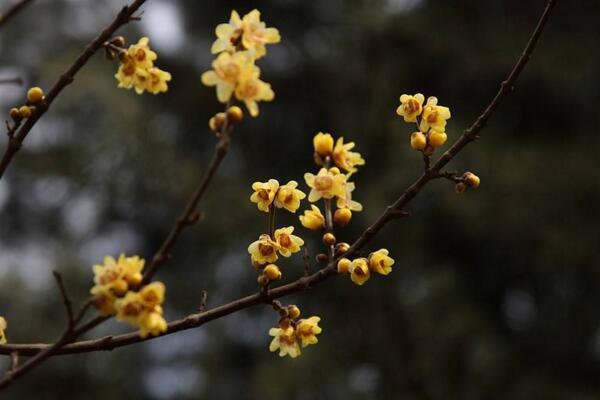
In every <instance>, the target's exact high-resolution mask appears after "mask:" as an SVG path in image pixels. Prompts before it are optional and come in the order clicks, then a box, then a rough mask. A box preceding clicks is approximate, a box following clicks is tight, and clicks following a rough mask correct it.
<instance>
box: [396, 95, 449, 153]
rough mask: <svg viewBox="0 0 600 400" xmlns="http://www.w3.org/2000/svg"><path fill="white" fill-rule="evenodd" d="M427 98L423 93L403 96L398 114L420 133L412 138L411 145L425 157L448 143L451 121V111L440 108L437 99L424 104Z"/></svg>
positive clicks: (446, 108)
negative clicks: (447, 125) (413, 125)
mask: <svg viewBox="0 0 600 400" xmlns="http://www.w3.org/2000/svg"><path fill="white" fill-rule="evenodd" d="M424 101H425V97H424V96H423V95H422V94H421V93H417V94H415V95H414V96H410V95H407V94H403V95H402V96H400V106H399V107H398V109H397V110H396V113H397V114H398V115H399V116H401V117H403V118H404V121H405V122H411V123H412V122H414V123H415V124H416V125H417V128H418V131H416V132H413V133H412V135H411V137H410V145H411V147H412V148H413V149H414V150H417V151H421V152H423V154H425V155H431V154H433V151H434V150H435V149H436V148H437V147H440V146H442V145H443V144H444V143H446V140H447V139H448V136H447V134H446V124H447V120H448V119H450V109H449V108H448V107H444V106H439V105H438V99H437V98H436V97H433V96H432V97H429V98H428V99H427V102H426V103H425V104H423V102H424Z"/></svg>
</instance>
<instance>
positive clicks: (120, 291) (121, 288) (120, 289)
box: [113, 279, 129, 297]
mask: <svg viewBox="0 0 600 400" xmlns="http://www.w3.org/2000/svg"><path fill="white" fill-rule="evenodd" d="M128 289H129V285H128V284H127V282H125V281H124V280H122V279H119V280H116V281H115V282H114V284H113V292H114V294H115V295H116V296H119V297H120V296H123V295H125V293H127V290H128Z"/></svg>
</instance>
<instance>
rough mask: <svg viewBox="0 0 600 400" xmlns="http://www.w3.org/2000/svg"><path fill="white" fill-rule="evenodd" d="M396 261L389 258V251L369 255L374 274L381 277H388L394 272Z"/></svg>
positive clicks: (379, 251) (370, 266)
mask: <svg viewBox="0 0 600 400" xmlns="http://www.w3.org/2000/svg"><path fill="white" fill-rule="evenodd" d="M394 262H395V261H394V259H393V258H391V257H389V252H388V251H387V249H379V250H377V251H376V252H373V253H371V254H370V255H369V268H370V269H371V271H373V272H377V273H378V274H381V275H387V274H389V273H390V272H392V265H394Z"/></svg>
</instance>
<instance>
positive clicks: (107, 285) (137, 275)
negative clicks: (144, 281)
mask: <svg viewBox="0 0 600 400" xmlns="http://www.w3.org/2000/svg"><path fill="white" fill-rule="evenodd" d="M92 268H93V270H94V283H95V284H96V285H95V286H94V287H103V288H104V289H107V290H111V291H112V292H113V294H115V295H116V296H122V295H124V294H125V292H127V290H128V289H129V287H130V286H131V285H136V284H138V283H139V282H140V281H141V272H142V270H143V269H144V260H143V259H142V258H140V257H138V256H133V257H126V256H125V254H121V255H120V256H119V258H118V259H117V260H115V259H114V258H113V257H110V256H107V257H104V264H103V265H94V266H93V267H92ZM100 292H102V291H101V290H99V289H95V290H94V288H92V294H98V293H100Z"/></svg>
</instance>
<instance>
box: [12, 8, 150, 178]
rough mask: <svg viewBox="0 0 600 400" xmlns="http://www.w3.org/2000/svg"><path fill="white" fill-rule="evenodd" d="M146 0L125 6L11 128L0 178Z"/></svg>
mask: <svg viewBox="0 0 600 400" xmlns="http://www.w3.org/2000/svg"><path fill="white" fill-rule="evenodd" d="M145 2H146V0H135V1H134V2H132V3H131V4H130V5H128V6H125V7H123V8H122V9H121V11H120V12H119V14H117V16H116V17H115V19H114V20H113V22H112V23H111V24H110V25H109V26H108V27H107V28H106V29H104V31H102V33H100V35H98V36H97V37H96V38H95V39H94V40H93V41H92V42H91V43H90V44H88V46H87V47H86V48H85V50H84V51H83V52H82V53H81V54H80V55H79V57H77V59H76V60H75V61H74V62H73V64H72V65H71V66H70V67H69V68H68V69H67V71H65V72H64V73H63V74H62V75H61V76H60V78H59V79H58V81H57V82H56V83H55V84H54V86H53V87H52V89H50V91H49V92H48V94H47V95H46V98H45V101H44V102H42V103H40V104H39V105H37V106H36V107H35V111H34V112H33V114H32V115H31V117H29V118H27V119H26V120H25V122H24V123H23V124H22V125H15V126H14V127H13V128H12V129H9V131H8V132H7V133H8V144H7V146H6V149H5V150H4V155H3V156H2V159H0V179H1V178H2V176H3V175H4V172H5V171H6V169H7V168H8V165H9V164H10V162H11V160H12V159H13V157H14V156H15V154H17V152H18V151H19V149H20V148H21V146H22V144H23V141H24V140H25V138H26V137H27V135H28V134H29V132H30V131H31V129H32V128H33V126H34V125H35V124H36V122H37V121H38V120H39V119H40V118H41V117H42V115H44V114H45V113H46V111H48V109H49V108H50V105H51V104H52V102H53V101H54V100H56V98H57V97H58V95H60V93H61V92H62V91H63V90H64V89H65V88H66V87H67V86H68V85H69V84H71V83H72V82H73V80H74V79H75V75H76V74H77V72H79V70H80V69H81V68H82V67H83V66H84V65H85V64H86V63H87V62H88V61H89V59H90V58H91V57H92V56H93V55H94V54H95V53H96V51H98V50H99V49H101V48H102V44H103V43H104V42H106V41H107V40H109V39H110V38H111V37H112V36H113V34H114V33H115V31H116V30H117V29H119V28H120V27H121V26H123V25H125V24H127V23H128V22H130V21H131V20H132V17H133V13H135V12H136V11H137V10H138V9H139V8H140V7H141V6H142V4H144V3H145Z"/></svg>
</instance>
